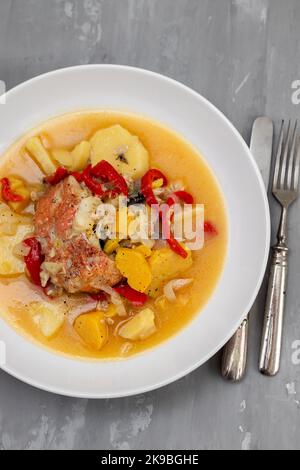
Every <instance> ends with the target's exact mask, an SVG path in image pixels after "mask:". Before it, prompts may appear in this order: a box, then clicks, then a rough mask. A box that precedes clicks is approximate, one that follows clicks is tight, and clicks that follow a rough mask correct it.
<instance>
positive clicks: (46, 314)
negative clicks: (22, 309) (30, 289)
mask: <svg viewBox="0 0 300 470" xmlns="http://www.w3.org/2000/svg"><path fill="white" fill-rule="evenodd" d="M30 311H31V313H32V314H33V318H34V320H35V322H36V323H37V325H38V327H39V329H40V331H41V333H42V334H43V335H44V336H45V337H46V338H48V339H49V338H52V337H53V336H54V335H55V334H56V333H57V332H58V330H59V329H60V328H61V326H62V325H63V323H64V319H65V316H64V313H63V312H62V310H61V309H60V308H59V307H58V306H56V305H52V304H51V303H50V302H45V301H43V302H32V304H31V305H30Z"/></svg>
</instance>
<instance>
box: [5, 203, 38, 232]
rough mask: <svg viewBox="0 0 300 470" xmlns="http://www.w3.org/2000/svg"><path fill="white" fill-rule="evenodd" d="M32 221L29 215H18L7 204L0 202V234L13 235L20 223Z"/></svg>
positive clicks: (25, 223) (24, 223)
mask: <svg viewBox="0 0 300 470" xmlns="http://www.w3.org/2000/svg"><path fill="white" fill-rule="evenodd" d="M30 223H32V217H30V216H29V215H19V214H16V213H15V212H13V211H12V210H11V209H10V208H9V207H8V205H6V204H4V203H0V236H3V235H15V234H16V232H17V229H18V226H19V225H20V224H23V225H27V224H30Z"/></svg>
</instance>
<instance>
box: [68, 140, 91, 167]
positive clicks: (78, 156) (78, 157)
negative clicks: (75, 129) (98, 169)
mask: <svg viewBox="0 0 300 470" xmlns="http://www.w3.org/2000/svg"><path fill="white" fill-rule="evenodd" d="M90 152H91V144H90V142H87V141H86V140H83V141H82V142H80V144H78V145H76V147H75V148H74V150H72V152H71V160H72V163H71V165H72V170H73V171H81V170H83V169H84V168H85V167H86V166H87V163H88V160H89V158H90Z"/></svg>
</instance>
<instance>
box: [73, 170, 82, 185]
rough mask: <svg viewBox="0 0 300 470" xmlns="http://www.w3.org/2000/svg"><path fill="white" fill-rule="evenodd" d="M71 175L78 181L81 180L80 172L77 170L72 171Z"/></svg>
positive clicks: (80, 181)
mask: <svg viewBox="0 0 300 470" xmlns="http://www.w3.org/2000/svg"><path fill="white" fill-rule="evenodd" d="M71 176H73V178H75V179H76V181H78V183H82V182H83V176H82V173H80V172H79V171H72V173H71Z"/></svg>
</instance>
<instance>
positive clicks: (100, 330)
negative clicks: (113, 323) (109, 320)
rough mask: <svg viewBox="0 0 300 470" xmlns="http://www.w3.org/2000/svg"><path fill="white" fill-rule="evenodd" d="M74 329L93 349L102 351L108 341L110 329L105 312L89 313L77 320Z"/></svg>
mask: <svg viewBox="0 0 300 470" xmlns="http://www.w3.org/2000/svg"><path fill="white" fill-rule="evenodd" d="M74 329H75V331H76V332H77V333H78V334H79V336H80V337H81V338H82V339H83V341H84V342H85V343H86V344H87V345H88V346H89V347H90V348H92V349H96V350H99V349H101V348H102V347H103V346H104V345H105V343H106V342H107V339H108V329H107V325H106V323H105V317H104V313H103V312H98V311H97V312H89V313H85V314H83V315H80V316H79V317H78V318H76V320H75V323H74Z"/></svg>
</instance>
